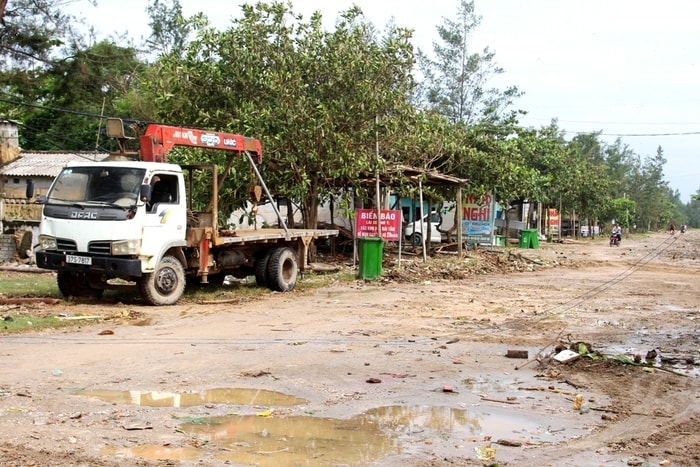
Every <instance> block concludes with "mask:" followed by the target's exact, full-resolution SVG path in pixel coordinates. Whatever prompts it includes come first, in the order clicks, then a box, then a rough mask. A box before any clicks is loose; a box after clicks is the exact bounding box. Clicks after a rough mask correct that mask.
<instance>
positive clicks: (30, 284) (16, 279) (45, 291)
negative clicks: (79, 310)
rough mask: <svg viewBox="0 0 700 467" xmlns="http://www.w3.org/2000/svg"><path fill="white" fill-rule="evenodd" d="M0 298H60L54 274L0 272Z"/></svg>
mask: <svg viewBox="0 0 700 467" xmlns="http://www.w3.org/2000/svg"><path fill="white" fill-rule="evenodd" d="M0 296H5V297H51V298H62V295H61V292H60V291H59V290H58V285H56V275H55V274H35V273H20V272H11V273H10V272H5V271H2V272H0Z"/></svg>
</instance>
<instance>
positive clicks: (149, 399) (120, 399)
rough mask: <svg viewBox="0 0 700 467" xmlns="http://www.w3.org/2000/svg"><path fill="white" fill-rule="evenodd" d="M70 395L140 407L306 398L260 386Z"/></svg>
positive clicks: (278, 403) (291, 401)
mask: <svg viewBox="0 0 700 467" xmlns="http://www.w3.org/2000/svg"><path fill="white" fill-rule="evenodd" d="M73 394H74V395H77V396H84V397H93V398H95V399H99V400H101V401H104V402H111V403H113V404H133V405H140V406H143V407H193V406H196V405H204V404H236V405H264V406H293V405H302V404H306V402H307V401H306V399H300V398H298V397H294V396H290V395H288V394H283V393H281V392H275V391H265V390H262V389H240V388H238V389H230V388H229V389H209V390H208V391H204V392H194V393H174V392H162V391H113V390H108V389H96V390H78V391H75V392H73Z"/></svg>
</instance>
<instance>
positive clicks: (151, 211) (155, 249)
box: [142, 173, 187, 257]
mask: <svg viewBox="0 0 700 467" xmlns="http://www.w3.org/2000/svg"><path fill="white" fill-rule="evenodd" d="M184 199H185V198H184V196H183V194H182V186H181V184H180V177H178V176H177V175H172V174H164V173H160V174H155V175H154V176H153V177H151V198H150V200H149V201H148V202H147V203H146V215H145V220H144V225H143V227H144V228H143V238H142V248H143V252H144V254H146V255H148V256H156V257H159V256H160V255H161V253H162V252H163V251H164V250H167V249H168V248H169V247H170V246H172V245H175V244H176V245H182V244H183V242H184V239H185V230H186V227H187V209H186V207H185V201H184Z"/></svg>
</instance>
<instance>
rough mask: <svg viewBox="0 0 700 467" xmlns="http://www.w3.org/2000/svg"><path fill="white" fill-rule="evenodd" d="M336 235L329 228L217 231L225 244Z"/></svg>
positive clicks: (335, 231) (311, 238)
mask: <svg viewBox="0 0 700 467" xmlns="http://www.w3.org/2000/svg"><path fill="white" fill-rule="evenodd" d="M287 232H289V233H287ZM337 235H338V231H337V230H329V229H289V230H288V231H285V230H284V229H257V230H255V229H236V230H221V231H219V237H218V239H219V240H220V241H221V242H222V243H225V244H236V243H237V244H245V243H248V242H255V243H261V242H262V243H264V242H270V241H278V240H298V239H302V240H313V239H316V238H323V237H335V236H337Z"/></svg>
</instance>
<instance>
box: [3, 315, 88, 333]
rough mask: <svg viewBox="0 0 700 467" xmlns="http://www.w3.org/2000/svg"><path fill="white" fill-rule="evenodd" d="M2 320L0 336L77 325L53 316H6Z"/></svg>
mask: <svg viewBox="0 0 700 467" xmlns="http://www.w3.org/2000/svg"><path fill="white" fill-rule="evenodd" d="M3 318H4V319H3V321H2V328H0V334H17V333H22V332H27V331H41V330H43V329H58V328H64V327H68V326H76V325H78V323H77V322H75V321H66V320H62V319H60V318H58V317H55V316H29V315H19V316H11V315H7V316H4V317H3Z"/></svg>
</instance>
